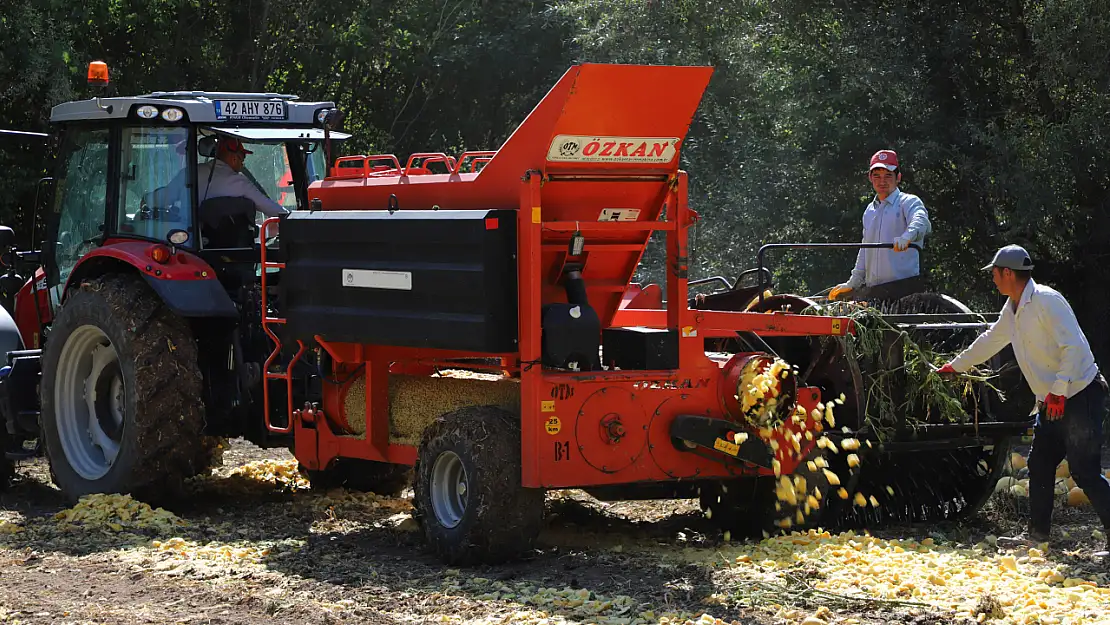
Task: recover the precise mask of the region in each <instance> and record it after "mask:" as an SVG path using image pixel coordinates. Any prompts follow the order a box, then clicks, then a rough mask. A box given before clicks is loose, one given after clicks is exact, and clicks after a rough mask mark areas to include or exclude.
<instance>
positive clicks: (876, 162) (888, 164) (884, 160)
mask: <svg viewBox="0 0 1110 625" xmlns="http://www.w3.org/2000/svg"><path fill="white" fill-rule="evenodd" d="M876 167H883V168H885V169H887V171H894V170H895V169H897V168H898V155H897V154H895V153H894V150H879V151H878V152H875V154H874V155H873V156H872V157H871V167H870V169H875V168H876Z"/></svg>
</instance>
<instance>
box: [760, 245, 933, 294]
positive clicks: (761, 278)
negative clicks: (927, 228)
mask: <svg viewBox="0 0 1110 625" xmlns="http://www.w3.org/2000/svg"><path fill="white" fill-rule="evenodd" d="M785 247H796V248H811V247H816V248H855V249H888V250H892V249H894V244H893V243H767V244H765V245H763V246H762V247H760V248H759V251H758V252H756V255H755V258H756V263H757V265H758V268H759V303H760V304H762V303H763V292H764V291H765V290H766V289H765V288H764V282H763V275H764V273H763V272H764V269H763V253H764V252H766V251H767V250H770V249H779V248H785ZM909 247H910V248H913V249H915V250H917V256H918V258H919V259H920V258H921V246H920V245H918V244H916V243H910V245H909ZM907 249H909V248H907Z"/></svg>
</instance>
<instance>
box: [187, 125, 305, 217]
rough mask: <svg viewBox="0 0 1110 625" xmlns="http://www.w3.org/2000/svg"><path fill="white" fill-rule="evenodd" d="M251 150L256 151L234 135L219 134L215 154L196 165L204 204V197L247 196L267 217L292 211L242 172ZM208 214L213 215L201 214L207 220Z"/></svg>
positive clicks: (200, 197) (200, 195) (200, 198)
mask: <svg viewBox="0 0 1110 625" xmlns="http://www.w3.org/2000/svg"><path fill="white" fill-rule="evenodd" d="M248 154H253V152H251V151H250V150H248V149H247V148H246V146H244V145H243V142H242V141H240V140H238V139H235V138H232V137H220V140H219V142H218V143H217V144H216V158H214V159H212V160H210V161H208V162H207V163H203V164H201V165H198V166H197V184H198V186H199V187H200V191H199V192H198V193H197V199H198V200H199V201H200V202H201V204H203V203H204V200H207V199H209V198H215V197H245V198H247V199H249V200H251V201H252V202H253V203H254V206H255V208H256V209H257V210H258V211H259V212H261V213H262V214H263V215H266V216H267V217H277V216H279V215H285V214H287V213H288V212H289V211H288V210H286V209H285V207H284V206H282V205H281V204H278V203H277V202H275V201H273V200H271V199H270V198H269V197H268V196H267V195H266V194H265V193H264V192H263V191H262V189H260V188H259V187H258V185H257V184H255V182H254V181H253V180H251V179H250V178H249V177H248V175H247V174H244V173H243V164H244V162H245V161H246V158H247V155H248ZM205 217H211V216H206V215H203V214H202V215H200V218H201V220H202V221H207V219H205ZM216 219H218V216H217V217H216Z"/></svg>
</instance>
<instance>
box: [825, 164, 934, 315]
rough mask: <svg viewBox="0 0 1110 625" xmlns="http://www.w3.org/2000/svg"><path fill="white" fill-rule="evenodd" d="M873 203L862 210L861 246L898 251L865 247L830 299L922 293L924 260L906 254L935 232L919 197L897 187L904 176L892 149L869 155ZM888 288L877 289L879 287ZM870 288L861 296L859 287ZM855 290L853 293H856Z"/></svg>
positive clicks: (882, 297)
mask: <svg viewBox="0 0 1110 625" xmlns="http://www.w3.org/2000/svg"><path fill="white" fill-rule="evenodd" d="M868 178H869V179H870V180H871V186H872V188H874V189H875V199H874V200H873V201H872V202H871V203H870V204H869V205H868V206H867V208H866V209H865V210H864V212H863V242H864V243H893V244H894V249H893V250H889V249H881V248H875V249H866V248H865V249H861V250H860V251H859V254H858V255H857V256H856V266H855V268H854V269H852V276H851V278H849V279H848V281H847V282H845V283H843V284H838V285H837V286H835V287H833V289H832V290H831V291H830V292H829V299H831V300H835V299H838V298H841V297H842V296H848V297H844V299H860V298H862V297H876V298H880V299H886V298H890V299H894V298H898V297H902V296H903V295H908V294H910V293H914V292H918V291H920V290H921V276H920V273H921V261H920V258H919V257H918V254H917V253H911V254H903V253H902V252H905V251H906V250H907V249H908V248H909V245H910V243H917V244H918V245H919V246H920V245H924V242H925V235H926V234H928V233H929V232H930V231H931V230H932V225H931V224H930V223H929V212H928V211H927V210H925V204H924V203H923V202H922V201H921V198H919V197H917V196H916V195H912V194H909V193H905V192H903V191H901V190H900V189H899V188H898V184H899V183H900V182H901V181H902V173H901V172H900V171H898V155H897V154H896V153H894V151H893V150H879V151H878V152H876V153H875V154H874V155H873V156H872V157H871V169H870V171H869V172H868ZM879 285H886V286H884V288H882V289H879V290H876V289H875V287H877V286H879ZM864 286H866V287H867V292H866V293H864V292H862V291H863V289H861V287H864ZM853 291H855V293H853Z"/></svg>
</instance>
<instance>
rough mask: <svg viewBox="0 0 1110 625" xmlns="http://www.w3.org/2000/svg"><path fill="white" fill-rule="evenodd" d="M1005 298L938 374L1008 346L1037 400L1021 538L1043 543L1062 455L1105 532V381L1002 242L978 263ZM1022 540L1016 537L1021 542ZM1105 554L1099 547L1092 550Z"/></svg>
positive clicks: (1108, 484)
mask: <svg viewBox="0 0 1110 625" xmlns="http://www.w3.org/2000/svg"><path fill="white" fill-rule="evenodd" d="M983 269H984V270H990V271H991V274H992V276H993V278H994V285H995V287H997V288H998V291H999V292H1000V293H1001V294H1003V295H1005V296H1006V297H1007V299H1006V304H1005V306H1003V308H1002V312H1001V313H1000V314H999V317H998V321H996V322H995V323H993V324H992V325H991V326H990V328H989V329H988V330H987V331H986V332H984V333H983V334H982V335H980V336H979V337H978V338H977V339H975V341H974V342H973V343H972V344H971V345H970V346H968V348H967V349H965V350H964V351H963V352H962V353H960V354H959V355H958V356H956V357H955V358H953V359H952V361H951V362H950V363H947V364H945V365H944V366H943V367H940V368H939V369H938V370H937V371H938V373H948V374H954V373H962V372H965V371H967V370H968V369H970V368H971V367H973V366H975V365H978V364H980V363H982V362H985V361H986V360H988V359H990V358H991V357H992V356H994V355H995V354H997V353H998V352H999V351H1000V350H1001V349H1002V348H1004V347H1006V346H1007V345H1013V348H1014V355H1015V356H1016V358H1017V362H1018V366H1019V367H1020V368H1021V372H1022V374H1023V375H1024V377H1025V380H1026V381H1027V382H1028V384H1029V388H1030V389H1031V390H1032V391H1033V393H1034V394H1035V395H1036V397H1037V401H1038V414H1037V420H1036V425H1035V426H1034V429H1033V446H1032V449H1031V450H1030V452H1029V487H1030V488H1029V508H1030V519H1029V532H1028V534H1029V535H1028V539H1030V540H1032V541H1036V542H1044V541H1047V540H1048V538H1049V532H1050V530H1051V526H1052V498H1053V485H1054V480H1055V475H1056V466H1057V465H1058V464H1060V461H1061V460H1063V459H1064V458H1065V457H1066V458H1067V460H1068V466H1069V468H1070V469H1071V475H1072V477H1073V478H1074V479H1075V483H1076V485H1077V486H1079V488H1081V489H1083V492H1084V493H1085V494H1086V495H1087V498H1088V499H1090V500H1091V505H1092V506H1093V507H1094V509H1095V512H1096V513H1097V514H1098V516H1099V519H1101V520H1102V524H1103V526H1105V527H1106V529H1107V533H1108V534H1110V481H1107V479H1106V478H1105V477H1103V476H1102V473H1101V464H1100V460H1101V456H1102V440H1103V432H1102V427H1103V425H1102V424H1103V418H1104V417H1105V415H1106V410H1107V404H1106V400H1107V385H1106V379H1105V378H1103V376H1102V374H1101V373H1099V370H1098V366H1097V365H1096V364H1095V358H1094V355H1093V354H1092V353H1091V347H1090V345H1088V343H1087V338H1086V336H1084V335H1083V330H1082V329H1080V327H1079V323H1078V322H1077V321H1076V319H1075V313H1074V312H1072V309H1071V306H1070V305H1069V304H1068V302H1067V300H1066V299H1064V297H1063V296H1062V295H1060V293H1058V292H1057V291H1055V290H1054V289H1051V288H1049V287H1047V286H1044V285H1041V284H1037V283H1036V282H1034V281H1033V278H1032V271H1033V261H1032V260H1031V259H1030V258H1029V254H1028V253H1027V252H1026V251H1025V249H1024V248H1022V247H1021V246H1018V245H1007V246H1006V247H1003V248H1002V249H1000V250H998V252H997V253H996V254H995V255H994V260H992V261H991V263H990V264H989V265H987V266H986V267H984V268H983ZM1022 540H1024V538H1023V539H1022ZM1108 554H1110V544H1108V545H1107V551H1103V552H1099V553H1098V555H1103V556H1105V555H1108Z"/></svg>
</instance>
